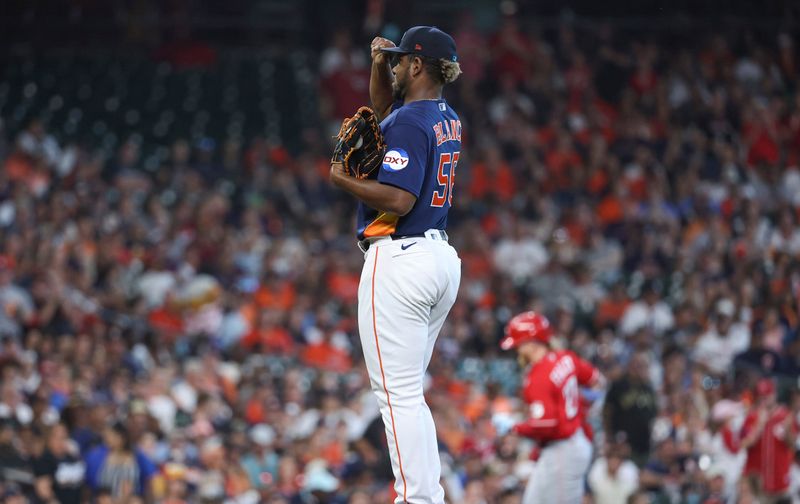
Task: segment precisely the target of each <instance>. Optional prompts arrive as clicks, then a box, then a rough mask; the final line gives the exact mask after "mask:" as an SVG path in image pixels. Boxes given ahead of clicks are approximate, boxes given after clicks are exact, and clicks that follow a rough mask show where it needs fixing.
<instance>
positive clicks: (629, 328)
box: [620, 282, 675, 336]
mask: <svg viewBox="0 0 800 504" xmlns="http://www.w3.org/2000/svg"><path fill="white" fill-rule="evenodd" d="M674 325H675V316H674V315H673V314H672V309H671V308H670V307H669V305H668V304H667V303H665V302H664V301H662V300H661V298H660V295H659V293H658V288H657V287H656V285H655V283H653V282H648V283H646V284H645V285H644V286H643V287H642V298H641V299H640V300H639V301H636V302H635V303H632V304H631V305H630V306H628V308H627V309H626V310H625V313H623V314H622V320H621V321H620V330H621V331H622V334H623V335H625V336H630V335H632V334H633V333H635V332H637V331H638V330H639V329H642V328H649V329H650V330H651V331H652V333H653V334H654V335H655V336H661V335H663V334H664V333H665V332H666V331H668V330H669V329H671V328H672V326H674Z"/></svg>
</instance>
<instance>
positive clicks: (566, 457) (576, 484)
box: [522, 428, 592, 504]
mask: <svg viewBox="0 0 800 504" xmlns="http://www.w3.org/2000/svg"><path fill="white" fill-rule="evenodd" d="M591 461H592V444H591V443H590V442H589V440H588V439H586V435H584V433H583V429H581V428H578V430H577V431H575V434H573V435H572V436H571V437H569V438H567V439H564V440H561V441H556V442H554V443H552V444H549V445H547V446H546V447H544V448H543V449H542V453H541V455H540V456H539V460H538V461H537V462H536V467H534V469H533V474H531V476H530V478H529V479H528V485H527V486H526V487H525V493H524V494H523V496H522V504H581V502H582V501H583V494H584V478H585V477H586V472H587V471H588V470H589V464H590V463H591Z"/></svg>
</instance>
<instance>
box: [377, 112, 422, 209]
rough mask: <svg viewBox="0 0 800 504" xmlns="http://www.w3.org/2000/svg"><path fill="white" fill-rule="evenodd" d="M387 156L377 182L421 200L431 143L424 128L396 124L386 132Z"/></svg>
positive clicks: (407, 124)
mask: <svg viewBox="0 0 800 504" xmlns="http://www.w3.org/2000/svg"><path fill="white" fill-rule="evenodd" d="M384 136H385V140H386V154H385V155H384V158H383V165H382V166H381V169H380V171H379V172H378V182H380V183H382V184H389V185H393V186H396V187H399V188H400V189H404V190H406V191H408V192H410V193H411V194H413V195H414V196H416V197H417V198H419V194H420V191H421V190H422V184H423V182H424V181H425V168H426V165H427V162H428V151H429V144H430V139H429V137H428V135H426V134H425V131H423V129H422V128H420V127H419V126H416V125H413V124H409V123H404V122H401V123H395V124H392V125H391V126H390V127H389V128H386V131H385V132H384Z"/></svg>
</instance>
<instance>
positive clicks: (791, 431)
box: [783, 411, 797, 448]
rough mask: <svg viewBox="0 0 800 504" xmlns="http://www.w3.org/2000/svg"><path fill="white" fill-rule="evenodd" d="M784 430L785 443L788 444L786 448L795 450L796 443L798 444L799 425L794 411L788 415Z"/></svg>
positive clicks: (784, 422)
mask: <svg viewBox="0 0 800 504" xmlns="http://www.w3.org/2000/svg"><path fill="white" fill-rule="evenodd" d="M783 428H784V436H783V442H784V443H786V446H788V447H789V448H794V446H795V443H796V442H797V425H796V422H795V414H794V411H791V412H789V414H788V415H786V419H785V420H784V421H783Z"/></svg>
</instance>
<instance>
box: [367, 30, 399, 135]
mask: <svg viewBox="0 0 800 504" xmlns="http://www.w3.org/2000/svg"><path fill="white" fill-rule="evenodd" d="M384 47H394V42H392V41H391V40H388V39H385V38H383V37H375V38H374V39H373V40H372V44H370V53H371V55H372V71H371V73H370V76H369V100H370V102H372V110H374V111H375V114H376V115H377V116H378V120H379V121H380V120H381V119H383V118H384V117H386V116H387V115H389V112H391V110H392V102H393V100H392V82H393V81H394V77H393V76H392V68H391V66H390V64H389V55H388V54H386V53H385V52H381V48H384Z"/></svg>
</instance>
